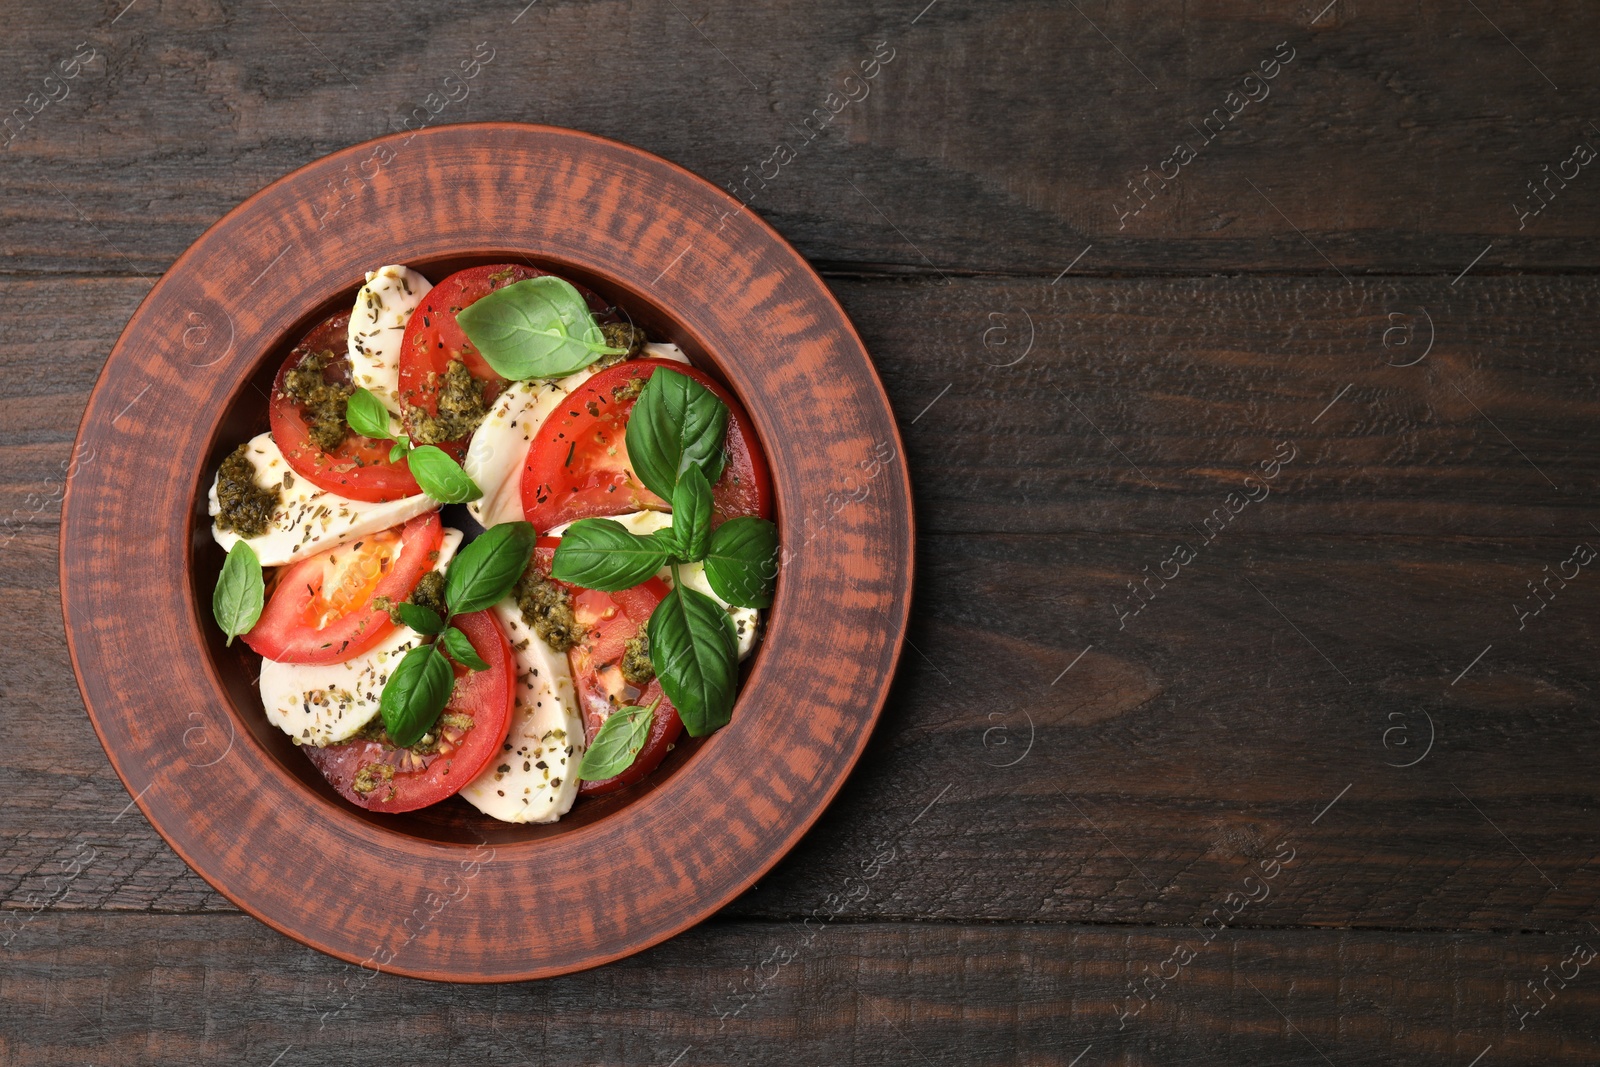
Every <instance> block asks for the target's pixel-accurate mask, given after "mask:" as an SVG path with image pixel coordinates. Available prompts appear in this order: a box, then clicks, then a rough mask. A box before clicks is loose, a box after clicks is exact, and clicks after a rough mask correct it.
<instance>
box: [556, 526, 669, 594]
mask: <svg viewBox="0 0 1600 1067" xmlns="http://www.w3.org/2000/svg"><path fill="white" fill-rule="evenodd" d="M666 561H667V549H666V548H665V547H664V546H663V545H662V544H661V542H659V541H657V540H656V539H655V538H654V537H640V536H638V535H637V534H633V533H629V532H628V528H627V527H626V526H624V525H622V523H620V522H617V521H616V520H615V519H579V520H578V521H577V522H575V523H573V524H572V525H571V526H569V527H567V532H566V533H564V534H562V535H561V543H560V544H559V545H557V546H556V556H555V559H554V560H553V561H552V562H551V565H550V574H551V576H552V577H554V578H555V579H556V580H557V581H560V582H571V583H572V584H573V585H577V586H582V587H583V588H584V589H598V590H599V591H601V592H602V593H614V592H616V591H617V590H619V589H632V588H633V587H634V586H636V585H638V584H639V583H640V582H642V581H644V580H645V579H646V578H649V577H650V576H651V575H652V574H654V573H655V572H656V571H658V570H660V569H661V565H662V564H663V563H665V562H666Z"/></svg>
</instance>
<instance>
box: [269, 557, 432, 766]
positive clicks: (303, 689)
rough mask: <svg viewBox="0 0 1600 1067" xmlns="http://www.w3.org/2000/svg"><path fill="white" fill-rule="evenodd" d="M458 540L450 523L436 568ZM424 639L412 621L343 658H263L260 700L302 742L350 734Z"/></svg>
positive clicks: (332, 740)
mask: <svg viewBox="0 0 1600 1067" xmlns="http://www.w3.org/2000/svg"><path fill="white" fill-rule="evenodd" d="M460 545H461V531H460V530H450V529H446V530H445V531H444V540H443V541H441V542H440V544H439V561H438V562H437V563H435V564H434V566H433V569H434V570H436V571H441V572H442V571H443V570H444V569H445V567H446V566H448V565H449V563H450V557H452V556H454V555H455V554H456V549H457V548H458V547H460ZM421 640H422V638H421V636H420V635H418V633H417V632H416V631H415V630H413V629H411V628H410V627H409V626H396V627H395V628H394V631H393V632H392V633H391V634H389V635H388V636H387V637H385V638H384V639H383V640H382V641H381V642H379V643H378V644H377V645H376V646H374V647H373V648H372V649H371V650H370V651H368V652H365V653H363V654H361V655H359V656H355V657H353V658H351V659H348V660H345V661H344V662H343V663H278V662H277V661H275V660H270V659H269V660H263V661H262V663H261V704H262V706H263V707H264V708H266V711H267V721H268V722H270V723H272V725H274V726H276V727H277V728H278V729H280V730H282V731H283V732H284V733H286V734H288V735H289V736H290V737H292V738H294V740H295V743H296V744H299V745H316V746H319V747H320V746H323V745H332V744H336V743H337V742H339V741H344V740H347V739H348V738H350V737H352V736H354V735H355V733H356V731H358V730H360V729H361V728H362V727H363V726H365V725H367V723H369V722H371V721H372V720H373V719H374V718H375V717H376V716H377V714H378V703H379V700H380V698H381V697H382V696H383V686H384V683H385V682H387V681H388V680H389V673H390V672H391V671H393V670H394V669H395V667H396V666H398V665H399V663H400V660H401V659H402V658H404V656H405V654H406V653H407V652H409V651H411V649H413V648H415V647H416V646H417V644H418V643H419V642H420V641H421Z"/></svg>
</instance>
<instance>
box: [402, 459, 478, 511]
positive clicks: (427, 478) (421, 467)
mask: <svg viewBox="0 0 1600 1067" xmlns="http://www.w3.org/2000/svg"><path fill="white" fill-rule="evenodd" d="M406 461H407V463H409V464H410V466H411V477H413V478H415V479H416V480H417V484H418V485H419V486H421V487H422V491H423V492H424V493H427V494H428V495H429V496H431V497H432V498H433V499H435V500H437V501H439V503H441V504H465V503H466V502H467V501H469V500H476V499H478V498H479V497H480V496H482V495H483V490H482V489H479V488H478V484H477V483H476V482H474V481H473V480H472V479H471V478H468V477H467V472H466V471H464V470H462V469H461V464H459V463H457V462H456V461H455V460H453V459H451V458H450V454H449V453H448V452H445V451H444V450H443V449H441V448H439V447H438V446H437V445H423V446H422V447H421V448H413V449H412V450H411V452H410V454H409V455H408V456H407V457H406Z"/></svg>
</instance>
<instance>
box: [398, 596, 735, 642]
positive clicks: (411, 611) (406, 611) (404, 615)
mask: <svg viewBox="0 0 1600 1067" xmlns="http://www.w3.org/2000/svg"><path fill="white" fill-rule="evenodd" d="M724 599H726V598H724ZM394 613H395V614H396V615H398V616H400V621H401V622H404V623H405V624H406V625H407V626H409V627H411V628H412V629H413V630H415V631H417V633H419V634H437V633H442V632H444V620H443V619H441V618H439V613H438V612H437V611H434V610H433V609H432V608H430V607H427V606H425V605H423V604H404V603H402V604H396V605H395V606H394Z"/></svg>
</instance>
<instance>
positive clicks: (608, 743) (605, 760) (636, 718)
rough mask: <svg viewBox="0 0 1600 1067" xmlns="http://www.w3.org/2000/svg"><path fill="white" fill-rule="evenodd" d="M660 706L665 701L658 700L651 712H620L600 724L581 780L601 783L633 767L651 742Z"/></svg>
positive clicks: (580, 773)
mask: <svg viewBox="0 0 1600 1067" xmlns="http://www.w3.org/2000/svg"><path fill="white" fill-rule="evenodd" d="M660 706H661V698H660V697H657V698H656V699H654V700H652V701H651V702H650V706H649V707H647V708H641V707H636V706H629V707H625V708H618V709H617V710H616V711H613V712H612V713H611V714H610V715H609V716H607V718H606V721H605V722H603V723H601V724H600V732H599V733H597V734H595V735H594V744H592V745H590V746H589V751H587V752H585V753H584V754H583V762H582V763H580V764H579V765H578V777H579V778H582V779H583V780H584V781H586V782H601V781H604V780H605V779H607V778H615V777H616V776H617V775H619V774H621V773H622V772H623V771H625V770H627V769H628V768H629V767H631V766H633V761H634V760H635V759H636V758H637V757H638V755H639V752H640V751H641V750H642V749H643V748H644V744H645V742H646V741H648V740H649V739H650V727H651V726H652V725H654V723H655V718H656V709H657V708H659V707H660Z"/></svg>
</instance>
